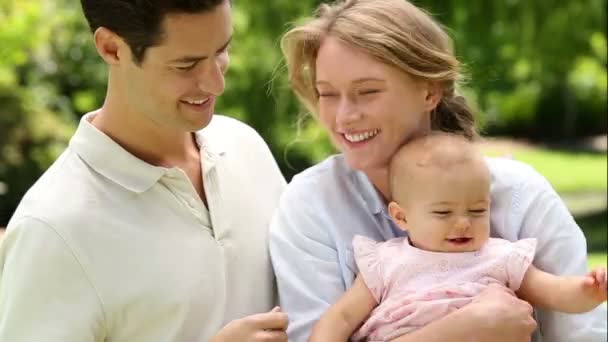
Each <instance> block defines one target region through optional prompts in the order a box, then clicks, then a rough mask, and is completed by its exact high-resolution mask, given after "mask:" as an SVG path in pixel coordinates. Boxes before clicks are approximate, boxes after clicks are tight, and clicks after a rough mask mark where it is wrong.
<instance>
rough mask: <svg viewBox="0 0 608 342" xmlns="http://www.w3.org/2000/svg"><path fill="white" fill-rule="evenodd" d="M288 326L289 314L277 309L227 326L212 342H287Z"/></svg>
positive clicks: (238, 320)
mask: <svg viewBox="0 0 608 342" xmlns="http://www.w3.org/2000/svg"><path fill="white" fill-rule="evenodd" d="M287 324H288V320H287V314H285V313H283V312H281V309H280V308H279V307H275V308H274V309H272V310H271V311H269V312H266V313H261V314H256V315H251V316H247V317H243V318H241V319H237V320H234V321H232V322H230V323H228V324H226V326H225V327H223V328H222V329H221V330H220V331H219V332H218V333H217V335H215V336H214V337H213V338H211V340H210V342H233V341H239V342H287V332H286V331H287Z"/></svg>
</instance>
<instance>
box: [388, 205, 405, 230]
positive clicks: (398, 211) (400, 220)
mask: <svg viewBox="0 0 608 342" xmlns="http://www.w3.org/2000/svg"><path fill="white" fill-rule="evenodd" d="M388 213H389V215H391V218H392V219H393V221H394V222H395V223H396V224H397V226H398V227H399V228H400V229H401V230H403V231H407V229H408V227H407V218H406V216H405V210H403V208H401V206H400V205H399V204H397V202H391V203H389V204H388Z"/></svg>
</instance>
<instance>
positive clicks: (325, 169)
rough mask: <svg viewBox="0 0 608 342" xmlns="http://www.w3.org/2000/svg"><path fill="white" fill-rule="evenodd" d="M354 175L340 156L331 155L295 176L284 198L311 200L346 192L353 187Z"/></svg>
mask: <svg viewBox="0 0 608 342" xmlns="http://www.w3.org/2000/svg"><path fill="white" fill-rule="evenodd" d="M354 173H355V171H354V170H353V169H351V168H350V167H349V166H348V165H347V164H346V161H345V160H344V157H343V156H342V155H340V154H337V155H332V156H330V157H328V158H326V159H325V160H323V161H322V162H320V163H318V164H315V165H313V166H311V167H309V168H308V169H306V170H304V171H302V172H300V173H298V174H296V175H295V176H294V177H293V178H292V180H291V181H290V182H289V184H288V185H287V189H286V191H285V193H284V196H286V197H294V196H295V197H299V198H301V197H305V198H307V199H312V198H325V197H327V196H328V195H329V194H332V193H333V194H334V195H335V194H336V193H340V192H346V190H348V189H350V188H352V186H353V183H354V181H355V179H354Z"/></svg>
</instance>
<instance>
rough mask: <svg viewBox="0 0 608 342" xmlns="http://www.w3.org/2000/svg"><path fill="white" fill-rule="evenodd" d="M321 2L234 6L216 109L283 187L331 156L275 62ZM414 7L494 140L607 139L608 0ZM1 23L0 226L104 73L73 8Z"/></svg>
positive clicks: (96, 95) (16, 5) (1, 2)
mask: <svg viewBox="0 0 608 342" xmlns="http://www.w3.org/2000/svg"><path fill="white" fill-rule="evenodd" d="M320 2H321V1H319V0H300V1H293V0H274V1H270V2H268V1H265V2H259V1H234V23H235V37H234V44H233V47H232V50H231V60H232V61H231V68H230V69H229V73H228V75H227V91H226V93H225V95H224V96H223V97H222V98H221V99H220V102H219V104H218V112H221V113H225V114H227V115H231V116H234V117H238V118H240V119H242V120H244V121H246V122H248V123H249V124H251V125H252V126H253V127H254V128H255V129H257V130H258V131H259V132H260V133H261V135H262V136H263V137H264V138H265V139H266V140H267V141H268V142H269V144H270V145H271V148H272V150H273V153H274V154H275V157H276V158H277V160H278V162H279V164H280V166H281V169H282V170H283V172H284V174H285V176H286V177H287V178H288V179H290V178H291V176H292V175H293V174H294V173H296V172H298V171H300V170H302V169H303V168H305V167H307V166H309V165H311V164H312V163H314V162H316V161H319V160H321V159H323V158H324V157H325V156H326V155H327V154H328V153H331V152H332V151H333V149H332V147H331V144H330V143H329V141H328V139H327V137H326V136H325V135H324V133H323V132H322V130H321V129H320V128H319V127H318V125H316V123H315V122H314V120H310V119H308V120H300V118H301V114H305V111H304V109H303V108H302V107H301V106H300V105H299V104H298V103H297V102H296V101H295V99H294V97H293V96H292V94H291V93H290V91H289V87H288V84H287V81H286V77H285V70H284V68H283V67H282V66H281V64H280V61H281V54H280V49H279V37H280V35H281V34H282V33H283V32H284V31H286V30H287V29H288V28H289V26H290V25H289V23H290V22H294V21H298V20H300V19H301V18H303V17H305V16H309V15H311V13H312V11H313V9H314V8H315V7H316V5H318V3H320ZM415 2H416V3H417V4H418V5H421V6H423V7H424V8H427V9H428V10H429V11H430V12H432V13H433V14H435V15H436V17H437V18H438V20H439V21H441V22H442V23H444V24H445V25H446V26H447V27H449V28H450V33H451V34H452V36H453V37H454V40H455V42H456V50H457V53H458V55H459V56H460V57H461V59H462V61H463V62H465V65H466V66H467V70H468V72H469V74H470V76H471V77H470V78H471V81H470V82H469V84H467V85H466V88H465V89H464V90H465V93H466V94H467V96H468V97H469V98H471V99H475V100H476V101H477V102H478V103H479V108H480V110H481V113H482V114H481V115H480V119H481V121H482V122H485V123H486V131H487V132H489V133H492V134H513V135H524V136H532V137H536V138H544V137H545V138H546V137H550V138H551V137H566V136H583V135H588V134H595V133H605V132H606V112H607V108H606V102H607V99H606V92H607V90H606V88H607V85H606V11H605V8H606V0H584V1H581V0H543V1H525V0H508V1H503V0H495V1H488V0H450V1H446V0H420V1H415ZM0 23H1V24H0V41H1V42H2V44H0V113H1V114H0V183H5V185H6V188H7V189H8V192H7V193H5V194H2V192H3V191H2V190H1V189H0V225H1V224H2V223H3V222H5V221H6V220H7V218H8V215H10V212H12V209H14V207H15V206H16V204H17V202H18V200H19V198H20V197H21V195H22V194H23V192H24V190H25V189H26V188H27V187H28V186H29V184H31V183H32V182H33V180H34V179H36V177H38V175H39V174H40V173H41V172H42V171H43V170H44V169H46V167H48V164H49V163H50V161H51V160H53V159H54V158H55V157H56V156H57V154H58V153H59V151H60V150H61V149H62V148H63V147H64V146H65V144H66V143H67V139H68V136H69V134H70V133H71V132H72V131H73V129H74V127H75V125H76V122H77V120H78V119H79V117H80V116H81V115H82V114H84V113H85V112H87V111H90V110H93V109H95V108H97V107H98V106H100V105H101V103H102V101H103V97H104V96H105V82H106V77H107V76H106V75H107V71H106V66H105V64H104V63H103V62H102V60H101V58H99V56H97V53H96V51H95V49H94V46H93V42H92V36H91V33H90V32H89V30H88V27H87V25H86V23H85V21H84V18H83V15H82V13H81V9H80V6H79V4H78V2H77V1H75V0H54V1H44V0H27V1H17V0H0ZM573 23H575V24H576V25H573ZM585 171H586V170H585ZM0 188H1V186H0Z"/></svg>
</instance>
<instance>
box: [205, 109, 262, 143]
mask: <svg viewBox="0 0 608 342" xmlns="http://www.w3.org/2000/svg"><path fill="white" fill-rule="evenodd" d="M200 132H201V133H203V134H210V135H213V136H214V137H215V136H218V137H222V136H225V135H226V134H229V135H230V137H226V138H232V139H234V138H242V137H245V138H247V137H249V138H251V137H255V138H259V137H260V134H259V133H258V132H257V131H256V130H255V129H254V128H253V127H251V126H249V125H248V124H247V123H245V122H243V121H241V120H238V119H236V118H233V117H229V116H225V115H221V114H214V115H213V118H212V119H211V122H209V124H208V125H207V126H206V127H205V128H203V129H201V130H200Z"/></svg>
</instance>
